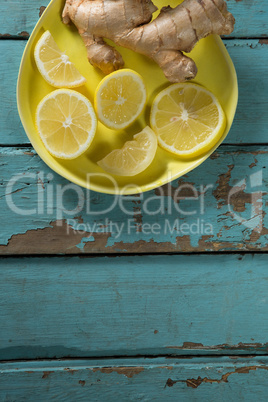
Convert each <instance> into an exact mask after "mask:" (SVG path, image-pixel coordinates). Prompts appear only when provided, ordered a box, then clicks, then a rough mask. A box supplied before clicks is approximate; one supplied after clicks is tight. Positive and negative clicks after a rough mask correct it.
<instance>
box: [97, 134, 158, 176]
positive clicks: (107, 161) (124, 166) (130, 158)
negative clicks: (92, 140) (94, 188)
mask: <svg viewBox="0 0 268 402" xmlns="http://www.w3.org/2000/svg"><path fill="white" fill-rule="evenodd" d="M156 150H157V138H156V135H155V133H154V132H153V130H152V129H151V128H150V127H145V128H144V129H143V130H142V131H141V132H140V133H138V134H136V135H134V137H133V140H132V141H127V142H126V143H125V144H124V146H123V147H122V148H121V149H115V150H113V151H112V152H110V153H109V154H108V155H107V156H105V158H103V159H102V160H101V161H99V162H98V165H99V166H100V167H101V168H102V169H104V170H105V171H106V172H107V173H110V174H115V175H118V176H135V175H137V174H139V173H141V172H143V171H144V170H145V169H146V168H147V167H148V166H149V165H150V164H151V163H152V161H153V159H154V157H155V153H156Z"/></svg>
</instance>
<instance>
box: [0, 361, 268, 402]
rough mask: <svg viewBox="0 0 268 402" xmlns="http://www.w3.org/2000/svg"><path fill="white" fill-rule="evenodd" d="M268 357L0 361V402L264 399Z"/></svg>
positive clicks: (264, 400) (182, 401) (265, 399)
mask: <svg viewBox="0 0 268 402" xmlns="http://www.w3.org/2000/svg"><path fill="white" fill-rule="evenodd" d="M267 370H268V359H267V357H263V358H261V359H258V358H248V359H238V358H235V359H231V360H230V359H228V358H217V359H208V360H205V359H191V360H189V359H188V360H185V359H182V360H174V359H154V360H149V359H137V360H130V359H126V360H124V359H119V360H107V361H106V360H103V361H94V360H93V361H91V360H85V361H59V362H25V363H13V364H10V363H5V364H2V365H1V366H0V399H1V400H2V401H16V402H20V401H27V402H36V401H37V400H38V401H40V402H43V401H44V402H46V401H60V402H62V401H79V402H80V401H85V402H87V401H96V402H98V401H100V402H102V401H109V402H113V401H118V400H119V401H120V402H124V401H126V402H129V401H137V400H139V401H140V400H141V401H159V402H162V401H180V402H184V401H185V402H188V401H206V402H214V401H215V395H217V401H219V402H223V401H226V400H230V401H238V400H243V401H254V400H257V401H258V402H266V401H267V386H266V384H267V375H268V372H267Z"/></svg>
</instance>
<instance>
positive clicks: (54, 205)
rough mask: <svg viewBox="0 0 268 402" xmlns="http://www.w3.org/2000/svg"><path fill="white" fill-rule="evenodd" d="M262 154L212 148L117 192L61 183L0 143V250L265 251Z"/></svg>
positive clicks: (267, 198) (25, 153)
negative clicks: (168, 173)
mask: <svg viewBox="0 0 268 402" xmlns="http://www.w3.org/2000/svg"><path fill="white" fill-rule="evenodd" d="M267 154H268V149H267V147H265V146H262V147H257V146H255V147H254V146H252V147H247V148H246V149H244V148H243V147H239V148H238V147H237V146H236V147H231V146H224V147H220V148H219V149H218V151H217V152H216V153H214V154H213V155H212V157H211V158H209V159H208V160H207V161H206V162H205V163H203V164H202V165H201V166H200V167H199V168H198V169H195V170H193V171H192V172H191V173H189V174H187V175H185V176H183V177H182V178H180V179H178V180H175V181H173V182H172V183H171V184H169V185H166V186H163V187H160V188H158V189H156V190H154V191H150V192H146V193H143V194H141V195H137V196H134V197H133V196H128V197H127V196H125V197H124V196H121V197H119V196H110V195H105V194H100V193H95V192H93V191H91V192H90V191H86V190H85V189H82V188H80V187H78V186H76V185H74V184H71V183H69V182H68V181H67V180H65V179H63V178H61V177H60V176H58V175H56V174H54V173H52V172H51V171H50V169H49V168H48V167H47V166H46V165H45V164H44V163H43V162H42V161H41V160H40V158H39V156H38V155H36V154H35V153H34V152H32V150H31V149H27V148H24V149H18V150H16V149H14V148H2V149H0V163H1V171H2V181H1V182H0V216H1V223H2V229H1V233H0V244H1V245H0V253H1V254H6V255H12V254H30V255H31V254H89V253H106V254H110V253H144V252H146V253H152V252H154V253H162V252H200V251H203V252H204V251H236V252H240V251H252V252H253V251H267V250H268V216H267V214H266V205H267V203H268V193H267V186H268V183H267V179H268V177H267V174H268V172H267V169H266V165H267ZM12 180H14V182H12Z"/></svg>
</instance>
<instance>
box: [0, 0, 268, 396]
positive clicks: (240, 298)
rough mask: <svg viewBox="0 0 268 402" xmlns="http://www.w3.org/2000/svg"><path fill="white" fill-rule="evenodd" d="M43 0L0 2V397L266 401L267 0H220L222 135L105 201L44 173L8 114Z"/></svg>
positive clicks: (45, 0) (45, 1)
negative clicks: (228, 118) (152, 183)
mask: <svg viewBox="0 0 268 402" xmlns="http://www.w3.org/2000/svg"><path fill="white" fill-rule="evenodd" d="M163 3H164V1H163ZM165 3H166V1H165ZM47 4H48V0H42V1H39V0H38V1H37V0H13V1H9V0H4V1H2V2H1V4H0V39H3V40H0V83H1V84H0V85H1V96H0V220H1V231H0V254H2V257H1V258H0V323H1V325H0V328H1V329H0V401H6V402H7V401H8V402H9V401H12V402H13V401H14V402H17V401H19V402H20V401H27V402H31V401H33V402H36V401H38V402H39V401H40V402H42V401H45V402H46V401H50V400H51V401H60V402H62V401H85V402H88V401H100V402H102V401H108V402H110V401H111V402H113V401H118V400H119V401H120V402H121V401H123V402H124V401H127V402H128V401H137V400H142V401H152V400H154V401H160V402H162V401H176V402H177V401H179V402H184V401H185V402H188V401H198V402H203V401H204V402H210V401H211V402H214V401H215V400H217V401H220V402H221V401H222V402H225V401H226V400H230V401H234V402H238V401H239V402H240V401H248V402H252V401H256V400H257V401H258V402H259V401H260V402H266V401H267V386H266V384H267V375H268V361H267V354H268V340H267V333H268V319H267V317H268V314H267V313H268V311H267V289H268V282H267V280H268V275H267V259H268V255H267V250H268V221H267V220H268V218H267V213H266V209H267V205H268V190H267V186H268V183H267V179H268V176H267V153H268V148H267V144H268V141H267V138H268V137H267V126H268V115H267V109H268V101H267V93H268V75H267V71H268V70H267V65H268V64H267V63H268V44H267V32H268V31H267V23H268V18H267V15H268V4H267V1H265V0H243V1H238V0H228V7H229V9H230V11H231V12H233V14H234V15H235V17H236V19H237V23H236V27H235V31H234V33H233V35H232V38H228V39H224V43H225V45H226V47H227V49H228V51H229V53H230V55H231V57H232V59H233V61H234V64H235V67H236V70H237V74H238V81H239V93H240V94H239V104H238V109H237V114H236V119H235V122H234V124H233V127H232V130H231V132H230V134H229V136H228V137H227V139H226V140H225V142H224V144H223V145H222V146H221V147H220V148H219V149H218V150H217V152H215V153H214V154H213V155H212V157H211V158H210V159H209V160H207V161H206V162H205V163H204V164H203V165H202V166H201V167H199V168H198V169H196V170H194V171H193V172H191V173H189V174H188V175H186V176H184V177H183V178H181V179H180V180H176V181H174V182H172V183H171V185H170V186H164V187H163V188H160V189H158V190H155V191H151V192H149V193H146V194H145V195H144V196H143V197H144V198H141V197H139V196H136V197H134V198H131V197H126V198H118V199H117V200H115V197H112V196H107V195H103V194H97V193H94V192H90V193H89V194H87V192H86V191H85V190H84V189H80V188H78V187H77V186H72V185H71V184H70V183H68V182H67V181H66V180H64V179H62V178H61V177H59V176H58V175H56V174H54V173H53V172H51V171H50V169H48V168H47V167H46V166H45V164H44V163H43V162H42V161H41V160H40V158H39V157H38V156H37V155H36V154H35V152H34V151H33V149H32V148H31V147H30V144H29V141H28V139H27V137H26V135H25V133H24V130H23V128H22V125H21V123H20V121H19V117H18V113H17V108H16V96H15V92H16V80H17V75H18V69H19V63H20V60H21V56H22V52H23V49H24V47H25V45H26V39H27V38H28V36H29V34H30V33H31V31H32V29H33V27H34V25H35V23H36V22H37V20H38V18H39V15H40V14H41V13H42V11H43V9H44V7H45V6H46V5H47ZM246 38H251V39H246ZM18 39H22V40H18ZM19 144H20V145H19ZM245 144H247V145H245ZM254 144H255V145H254ZM22 145H23V146H22ZM17 175H20V177H18V176H17ZM12 179H14V182H13V183H12V181H10V180H12ZM16 179H18V180H17V181H16ZM185 185H186V186H185ZM183 186H184V187H183ZM230 195H231V198H230V203H229V202H228V196H230ZM178 196H181V198H180V199H178ZM193 196H195V197H196V199H194V198H193ZM189 197H192V198H189ZM87 202H88V204H87ZM113 204H114V206H113ZM111 206H112V207H111ZM22 211H24V213H23V214H22ZM211 228H212V229H211ZM255 251H257V252H258V254H254V252H255ZM241 252H246V254H245V255H243V254H241ZM128 253H131V254H130V255H124V254H128ZM145 253H146V254H147V253H158V254H159V253H160V254H159V255H145ZM170 253H172V254H174V255H169V254H170ZM200 253H201V254H200ZM35 254H39V255H41V256H39V257H33V255H35ZM68 254H69V256H67V255H68ZM74 254H76V255H78V256H75V255H74ZM112 254H113V255H112ZM117 254H118V255H117ZM3 255H7V256H9V257H6V256H5V257H4V256H3ZM23 255H28V257H23ZM45 255H47V256H46V257H45ZM115 255H117V256H115ZM16 256H17V257H16ZM249 355H250V356H249ZM111 356H112V358H111ZM140 356H147V357H148V358H142V357H140ZM149 356H150V358H149ZM161 356H165V357H161ZM186 356H187V358H185V357H186ZM152 357H154V358H152ZM60 358H61V359H63V358H65V359H69V360H57V359H60ZM19 359H26V360H27V361H20V362H18V361H16V360H19ZM37 359H45V360H37ZM46 359H51V360H46Z"/></svg>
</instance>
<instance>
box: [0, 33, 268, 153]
mask: <svg viewBox="0 0 268 402" xmlns="http://www.w3.org/2000/svg"><path fill="white" fill-rule="evenodd" d="M25 44H26V42H25V41H13V40H2V41H0V54H1V56H0V77H1V98H0V122H1V126H0V144H3V145H6V144H10V145H12V144H23V143H29V140H28V138H27V136H26V134H25V132H24V129H23V127H22V125H21V123H20V119H19V115H18V112H17V104H16V81H17V76H18V70H19V64H20V60H21V57H22V53H23V49H24V47H25ZM225 44H226V47H227V49H228V51H229V53H230V55H231V57H232V59H233V61H234V64H235V67H236V70H237V75H238V84H239V104H238V109H237V114H236V117H235V121H234V124H233V126H232V129H231V131H230V133H229V135H228V137H227V138H226V140H225V143H229V144H235V143H267V141H268V136H267V126H268V114H267V110H268V99H267V93H268V71H267V63H268V44H265V43H264V41H261V40H248V41H244V40H228V41H227V40H225ZM253 60H255V62H253ZM7 66H8V68H7Z"/></svg>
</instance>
